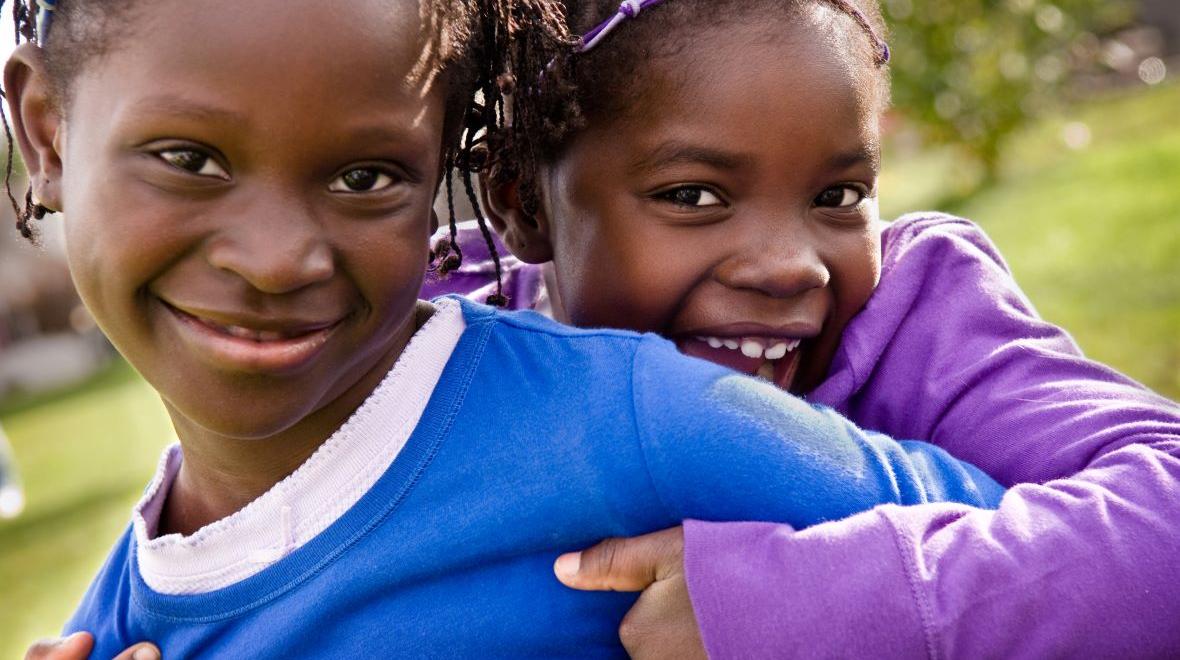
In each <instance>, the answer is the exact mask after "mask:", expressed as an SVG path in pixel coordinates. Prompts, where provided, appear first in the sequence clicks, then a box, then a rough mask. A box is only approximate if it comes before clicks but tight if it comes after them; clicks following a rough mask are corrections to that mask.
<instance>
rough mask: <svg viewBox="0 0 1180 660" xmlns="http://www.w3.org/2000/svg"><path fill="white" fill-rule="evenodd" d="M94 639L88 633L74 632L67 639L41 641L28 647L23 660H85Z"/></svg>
mask: <svg viewBox="0 0 1180 660" xmlns="http://www.w3.org/2000/svg"><path fill="white" fill-rule="evenodd" d="M92 648H94V638H93V637H91V636H90V633H84V632H76V633H74V634H73V635H70V636H69V637H61V638H58V639H47V640H41V641H40V642H37V643H36V644H34V645H32V646H31V647H29V650H28V651H27V652H26V653H25V660H86V658H87V657H88V656H89V655H90V649H92Z"/></svg>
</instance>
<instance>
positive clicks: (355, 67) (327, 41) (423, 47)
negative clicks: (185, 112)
mask: <svg viewBox="0 0 1180 660" xmlns="http://www.w3.org/2000/svg"><path fill="white" fill-rule="evenodd" d="M142 4H143V8H141V9H140V10H139V11H138V12H137V13H138V14H139V18H137V19H134V20H132V21H131V25H129V26H128V27H129V29H128V32H127V33H126V34H125V35H124V36H123V38H122V39H120V40H119V42H118V43H116V44H114V45H113V47H112V48H110V49H109V50H108V51H107V52H106V53H105V55H104V56H103V57H100V58H96V59H95V61H94V62H92V63H89V64H88V66H87V67H86V68H85V69H83V77H85V76H86V74H92V76H93V77H96V78H100V79H102V81H103V83H104V84H110V83H111V82H112V81H118V82H119V83H122V84H120V85H119V87H120V88H121V89H122V91H123V92H124V93H126V92H128V91H131V90H130V89H129V88H130V87H133V85H130V84H128V83H131V82H137V83H139V84H140V86H155V87H173V88H175V87H184V86H186V85H187V86H189V87H195V88H196V89H193V92H194V93H204V94H213V95H216V96H219V97H222V98H224V99H227V100H231V99H232V98H233V97H234V96H236V95H239V93H240V92H242V91H250V92H254V93H255V94H254V95H256V93H258V92H262V91H265V92H267V93H269V94H270V95H271V96H272V97H273V99H274V101H275V102H276V103H284V102H285V101H286V100H287V98H289V95H290V94H291V93H296V92H306V91H308V90H315V91H318V92H319V93H321V94H324V95H338V96H339V95H361V96H363V95H367V94H369V93H370V92H380V91H385V92H389V93H395V92H398V91H401V92H403V93H405V94H404V95H410V96H412V95H417V96H418V97H420V98H421V97H424V96H426V95H428V94H429V93H430V90H429V89H425V90H423V89H418V88H417V87H420V86H422V85H424V84H428V83H429V82H431V81H430V79H429V78H427V77H424V76H422V75H420V69H421V67H422V64H421V60H422V57H423V52H424V51H429V50H430V48H429V44H430V43H431V42H432V38H431V35H430V34H429V33H428V27H429V26H428V25H426V24H424V22H423V20H422V16H421V15H420V14H419V12H418V11H416V10H413V9H414V8H416V7H417V6H418V2H417V0H394V1H392V2H391V1H389V0H350V2H349V3H348V5H347V9H346V10H343V9H342V7H341V6H339V5H336V4H334V3H324V2H315V1H313V0H251V1H250V2H240V0H206V1H204V2H191V1H189V0H162V1H159V2H152V3H142ZM403 5H407V6H408V7H407V8H410V9H411V10H410V11H398V10H397V9H398V8H399V7H401V6H403ZM410 88H414V89H410ZM411 92H412V93H411Z"/></svg>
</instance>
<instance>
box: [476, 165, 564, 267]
mask: <svg viewBox="0 0 1180 660" xmlns="http://www.w3.org/2000/svg"><path fill="white" fill-rule="evenodd" d="M479 183H480V186H479V187H480V196H481V198H482V199H481V201H482V202H483V208H484V210H486V211H487V216H488V221H489V222H490V223H491V225H492V229H493V230H494V231H495V232H496V233H497V234H499V235H500V240H501V241H503V243H504V245H505V247H507V248H508V249H509V250H510V251H511V252H512V254H514V255H515V256H516V258H517V259H520V260H521V261H523V262H525V263H528V264H543V263H545V262H548V261H552V260H553V244H552V242H550V234H549V226H550V224H549V218H548V217H547V216H546V214H545V210H544V209H540V210H538V212H537V214H536V215H534V216H532V217H529V215H528V214H527V213H525V212H524V209H523V207H522V205H521V202H520V181H519V180H518V179H513V180H511V181H508V182H506V183H499V184H496V183H493V182H492V180H491V179H490V178H489V177H488V176H486V175H484V174H481V175H480V179H479Z"/></svg>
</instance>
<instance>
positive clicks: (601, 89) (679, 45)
mask: <svg viewBox="0 0 1180 660" xmlns="http://www.w3.org/2000/svg"><path fill="white" fill-rule="evenodd" d="M565 5H566V7H567V16H566V20H567V25H568V26H569V30H568V32H569V33H571V34H575V35H582V34H586V33H587V32H589V31H590V30H592V29H593V28H594V27H595V26H596V25H600V24H601V23H602V22H603V21H605V20H606V19H608V18H610V17H611V16H612V15H613V14H615V13H616V12H617V11H619V10H620V9H619V4H618V0H566V2H565ZM814 5H821V6H827V7H829V8H831V9H834V10H835V11H836V12H838V13H839V14H843V18H842V19H841V18H837V21H836V25H835V27H836V29H837V36H838V37H840V42H841V43H844V44H846V45H847V47H848V48H850V49H852V50H853V51H854V52H853V55H854V56H856V57H858V58H859V59H860V60H861V61H862V62H863V63H864V66H863V68H862V70H861V71H860V72H859V73H860V74H861V78H862V79H863V80H864V81H865V82H866V84H869V85H872V86H874V87H875V92H876V96H877V98H878V99H879V106H880V107H881V109H884V107H885V106H886V105H887V104H888V98H889V73H888V67H887V61H888V56H889V53H888V46H887V45H886V44H885V41H884V35H885V24H884V19H883V17H882V14H881V8H880V5H879V3H878V0H667V1H666V2H663V3H662V4H659V5H657V6H654V7H651V8H648V9H646V10H644V11H643V15H642V17H638V18H636V19H634V20H628V21H624V22H623V24H621V25H620V26H619V27H618V28H617V29H616V31H615V32H614V33H612V34H611V36H609V37H608V38H606V39H604V40H603V41H602V43H601V44H599V45H597V46H595V48H594V49H592V50H590V51H588V52H579V51H580V46H581V42H580V40H579V39H572V40H571V39H567V40H543V39H542V40H531V39H529V38H527V37H522V38H518V39H517V40H516V43H515V46H516V48H517V49H518V52H517V53H516V56H515V59H514V61H513V64H514V65H515V66H516V69H515V72H516V78H517V81H518V82H519V83H520V86H521V87H522V89H520V90H519V91H518V92H517V93H516V94H515V95H514V97H515V98H514V111H515V113H516V120H515V121H514V122H513V124H512V125H509V126H505V127H504V128H503V129H502V130H501V131H500V132H499V134H496V135H492V136H490V137H489V138H488V144H489V148H491V150H492V157H491V168H490V170H489V177H490V179H491V184H492V185H502V184H505V183H508V182H512V181H515V182H517V185H518V187H519V195H520V200H521V207H522V210H523V211H524V213H525V215H526V216H529V217H532V216H535V214H536V212H537V210H538V209H539V208H540V206H539V193H538V186H537V171H538V168H539V167H540V166H541V165H543V164H545V163H549V162H552V161H553V160H554V159H555V158H557V157H558V156H560V154H561V152H562V150H563V149H564V148H565V147H566V146H568V145H569V144H570V143H571V141H572V140H573V138H574V137H575V136H576V135H577V133H578V131H579V130H580V129H581V128H583V127H584V126H586V124H587V122H588V121H599V120H605V121H610V120H612V119H618V118H620V117H625V116H627V113H628V112H631V111H632V108H633V107H635V101H636V100H637V97H638V95H640V94H642V93H643V89H645V85H644V84H643V82H644V75H645V74H646V66H647V63H649V62H651V61H652V60H653V59H656V58H659V57H665V56H674V55H677V54H678V53H680V52H681V51H682V50H684V49H685V48H686V47H687V46H688V45H689V44H690V43H691V42H692V41H693V40H694V39H695V38H697V36H698V33H699V32H701V31H703V30H705V29H707V27H709V26H716V25H718V24H722V23H724V22H725V21H732V20H735V19H737V18H740V17H745V16H749V15H751V14H754V13H756V12H761V13H762V14H765V13H768V12H775V13H776V14H777V15H779V16H781V17H782V18H784V19H790V18H793V17H794V16H796V15H797V14H798V13H799V12H800V11H802V10H803V9H805V8H807V7H810V6H814ZM649 13H650V15H649ZM526 44H527V45H528V46H531V48H529V49H528V50H527V51H525V50H524V48H525V45H526ZM545 46H549V47H548V48H545ZM526 83H528V86H527V87H526V86H525V84H526Z"/></svg>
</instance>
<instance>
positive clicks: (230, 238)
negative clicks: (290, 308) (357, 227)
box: [207, 197, 336, 294]
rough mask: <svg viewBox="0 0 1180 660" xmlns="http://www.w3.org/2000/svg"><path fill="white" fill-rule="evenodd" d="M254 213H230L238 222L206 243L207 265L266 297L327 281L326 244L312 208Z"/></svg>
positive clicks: (330, 266)
mask: <svg viewBox="0 0 1180 660" xmlns="http://www.w3.org/2000/svg"><path fill="white" fill-rule="evenodd" d="M270 199H271V201H272V202H273V200H274V197H271V198H270ZM254 209H255V211H254V212H249V213H244V214H240V215H239V214H232V215H233V216H234V217H236V218H238V220H237V221H236V222H235V223H234V225H233V226H231V227H226V228H224V229H223V230H222V231H221V232H219V233H218V235H217V236H216V237H214V239H213V240H212V241H211V242H210V244H209V247H208V253H207V254H208V256H207V259H208V261H209V264H210V265H212V266H213V267H214V268H218V269H220V270H224V271H229V272H232V273H234V274H236V275H238V276H239V277H241V278H242V279H244V280H246V281H247V282H249V283H250V285H251V286H253V287H254V288H255V289H257V290H259V291H261V292H263V293H270V294H282V293H290V292H292V291H298V290H299V289H302V288H304V287H307V286H310V285H312V284H316V283H318V282H323V281H325V280H328V279H330V278H331V277H332V275H333V273H335V268H336V266H335V260H334V255H333V251H332V248H331V244H330V242H329V241H328V240H327V239H326V236H325V235H324V229H323V225H322V223H321V222H320V221H319V219H318V218H317V217H316V215H315V213H314V212H313V211H312V209H310V208H308V207H306V206H301V205H299V204H292V203H290V202H287V203H285V204H282V205H275V204H273V203H270V204H255V205H254Z"/></svg>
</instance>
